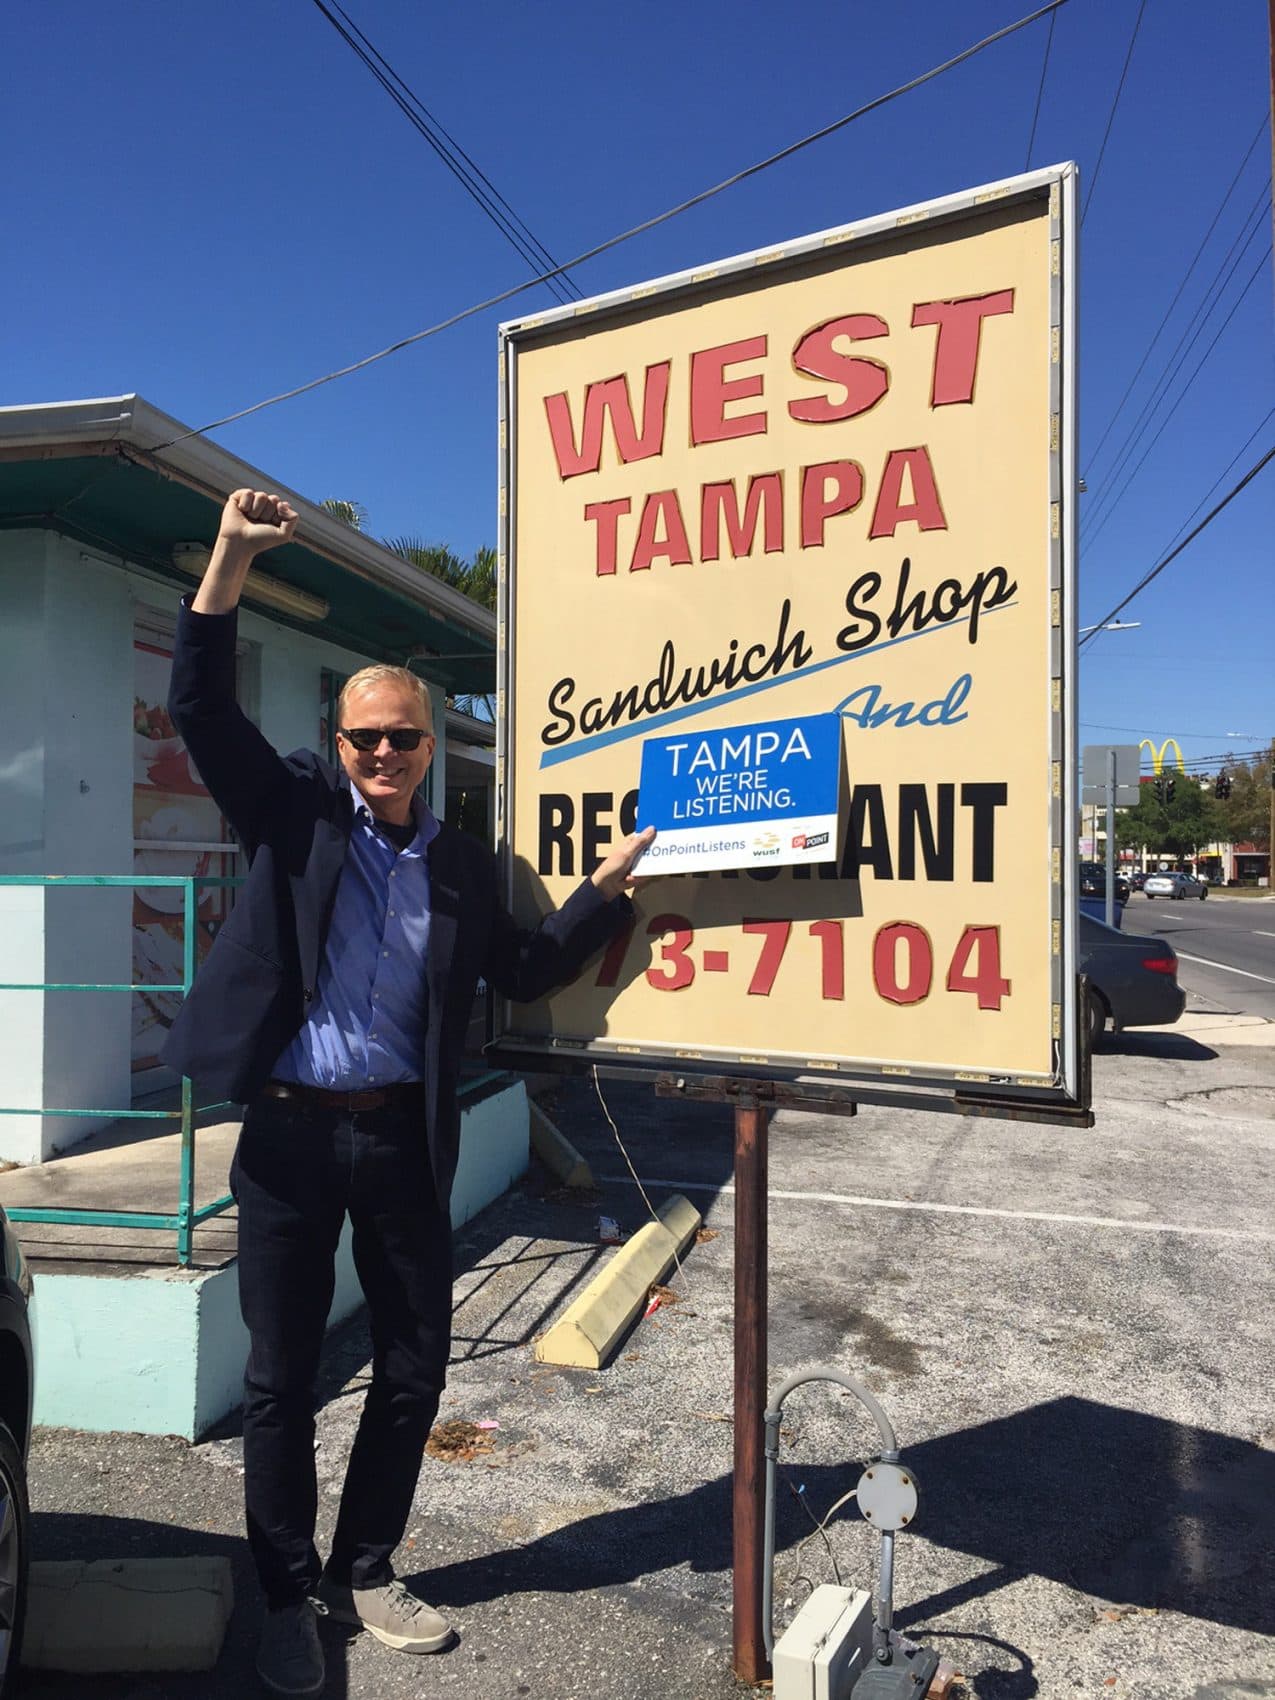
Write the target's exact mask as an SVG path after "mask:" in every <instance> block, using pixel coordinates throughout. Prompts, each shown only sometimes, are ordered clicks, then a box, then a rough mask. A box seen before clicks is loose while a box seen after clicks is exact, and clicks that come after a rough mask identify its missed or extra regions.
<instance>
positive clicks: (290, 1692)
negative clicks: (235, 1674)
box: [254, 1666, 327, 1700]
mask: <svg viewBox="0 0 1275 1700" xmlns="http://www.w3.org/2000/svg"><path fill="white" fill-rule="evenodd" d="M254 1668H255V1669H256V1672H257V1679H258V1681H259V1682H260V1683H261V1686H262V1687H263V1688H268V1689H269V1690H270V1692H271V1694H283V1695H286V1696H288V1697H289V1700H303V1697H308V1696H309V1695H311V1694H322V1693H323V1684H324V1682H325V1681H326V1680H327V1674H326V1672H325V1673H324V1675H323V1676H321V1677H320V1678H319V1680H318V1682H317V1683H316V1684H315V1685H314V1686H313V1687H312V1688H281V1687H280V1685H279V1684H278V1683H277V1682H271V1680H270V1678H269V1677H268V1676H267V1675H266V1673H265V1672H264V1671H263V1670H262V1669H261V1667H260V1666H256V1667H254Z"/></svg>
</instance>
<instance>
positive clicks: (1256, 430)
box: [1165, 407, 1275, 549]
mask: <svg viewBox="0 0 1275 1700" xmlns="http://www.w3.org/2000/svg"><path fill="white" fill-rule="evenodd" d="M1272 419H1275V407H1272V408H1269V409H1268V410H1267V413H1266V417H1265V418H1264V419H1259V420H1258V422H1257V424H1256V425H1254V427H1253V429H1252V430H1251V431H1250V432H1249V434H1248V436H1247V437H1246V438H1245V439H1244V441H1243V443H1242V444H1241V445H1240V447H1239V448H1238V449H1236V451H1235V453H1234V454H1233V455H1232V456H1231V458H1230V460H1229V461H1227V463H1226V465H1225V466H1224V467H1223V468H1222V470H1221V472H1219V473H1218V475H1217V477H1216V478H1215V479H1214V480H1213V482H1212V483H1211V484H1210V485H1209V487H1208V489H1207V490H1206V491H1205V492H1204V494H1203V495H1202V496H1201V497H1200V499H1199V501H1198V502H1197V503H1196V504H1195V506H1194V507H1193V508H1192V509H1191V512H1190V513H1189V514H1188V515H1187V516H1186V518H1185V519H1184V520H1183V521H1182V524H1181V525H1180V526H1179V527H1178V529H1177V530H1176V531H1175V532H1174V533H1173V536H1172V537H1171V538H1170V539H1169V541H1168V542H1167V543H1166V544H1165V548H1166V549H1172V547H1173V545H1174V544H1175V543H1176V542H1177V540H1178V538H1179V537H1181V535H1182V533H1183V532H1184V531H1185V530H1186V528H1187V527H1188V526H1189V525H1190V523H1191V521H1192V520H1193V519H1194V518H1195V516H1196V514H1198V513H1199V511H1200V509H1201V508H1202V507H1203V506H1204V504H1205V503H1206V502H1207V501H1208V500H1209V498H1210V497H1211V496H1212V494H1213V492H1214V491H1215V490H1216V489H1217V487H1218V485H1219V484H1221V483H1223V482H1224V481H1225V480H1226V479H1227V478H1229V477H1230V475H1231V473H1232V471H1233V470H1234V468H1235V466H1236V464H1237V463H1238V462H1239V461H1241V460H1243V459H1244V456H1245V455H1246V454H1247V453H1248V451H1249V449H1250V448H1251V447H1252V445H1253V440H1254V438H1255V437H1260V436H1261V434H1262V432H1263V431H1264V430H1265V429H1266V427H1267V425H1269V424H1270V422H1271V420H1272Z"/></svg>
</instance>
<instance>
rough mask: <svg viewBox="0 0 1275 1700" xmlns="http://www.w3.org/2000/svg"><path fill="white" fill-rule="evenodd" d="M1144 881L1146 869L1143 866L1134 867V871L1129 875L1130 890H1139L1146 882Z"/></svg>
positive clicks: (1145, 879)
mask: <svg viewBox="0 0 1275 1700" xmlns="http://www.w3.org/2000/svg"><path fill="white" fill-rule="evenodd" d="M1146 881H1147V872H1146V869H1145V868H1135V869H1134V871H1133V872H1132V873H1131V874H1130V875H1129V888H1130V890H1132V891H1141V890H1142V888H1143V886H1144V885H1145V884H1146Z"/></svg>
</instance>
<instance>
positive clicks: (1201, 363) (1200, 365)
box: [1087, 244, 1271, 547]
mask: <svg viewBox="0 0 1275 1700" xmlns="http://www.w3.org/2000/svg"><path fill="white" fill-rule="evenodd" d="M1270 256H1271V248H1270V245H1269V244H1268V245H1267V247H1266V249H1265V251H1264V252H1263V253H1262V254H1261V256H1260V258H1259V259H1258V262H1257V264H1256V265H1255V266H1254V267H1253V270H1252V272H1251V273H1250V274H1249V279H1248V282H1247V283H1246V284H1245V285H1244V287H1243V289H1242V290H1241V291H1240V293H1239V294H1238V295H1237V296H1236V297H1235V300H1234V301H1233V302H1232V303H1231V310H1230V312H1229V313H1228V314H1227V315H1226V317H1225V318H1224V319H1223V320H1222V323H1221V324H1220V325H1219V326H1218V328H1217V330H1216V331H1214V333H1213V340H1212V341H1211V342H1210V343H1209V346H1208V347H1207V348H1206V349H1205V350H1204V353H1203V354H1202V355H1201V356H1200V358H1199V359H1198V360H1197V361H1196V363H1195V368H1194V370H1193V371H1192V373H1191V376H1190V377H1189V378H1188V379H1187V381H1186V383H1185V384H1183V386H1182V388H1181V389H1180V390H1179V391H1178V393H1177V396H1176V397H1175V399H1174V402H1173V406H1172V407H1171V408H1170V409H1169V411H1168V412H1167V413H1166V414H1165V416H1164V418H1163V419H1162V420H1161V421H1160V424H1159V426H1158V428H1157V430H1156V433H1155V436H1154V437H1152V439H1151V441H1150V442H1149V443H1148V444H1147V446H1146V448H1145V449H1143V451H1142V454H1141V456H1140V458H1139V460H1138V464H1137V465H1136V466H1135V467H1134V469H1133V471H1132V472H1131V473H1130V474H1129V476H1128V477H1127V478H1126V479H1125V481H1124V483H1123V484H1122V485H1121V487H1120V489H1119V491H1118V492H1117V494H1116V496H1115V499H1114V500H1113V501H1112V502H1111V503H1110V505H1109V506H1108V508H1107V511H1106V513H1105V514H1103V516H1102V518H1101V519H1100V520H1099V521H1098V523H1097V525H1096V526H1095V527H1094V529H1093V531H1092V532H1091V533H1090V535H1089V537H1088V539H1087V542H1088V544H1089V546H1090V547H1092V546H1093V544H1094V543H1095V542H1096V541H1097V539H1098V537H1099V535H1100V533H1101V531H1102V528H1103V526H1104V525H1106V523H1107V521H1108V520H1109V519H1110V518H1111V516H1112V514H1113V513H1115V511H1116V509H1117V508H1118V507H1119V506H1120V503H1121V502H1122V501H1123V500H1124V498H1125V496H1126V495H1127V494H1128V492H1129V490H1130V489H1131V488H1132V486H1133V481H1134V479H1135V478H1136V477H1137V476H1138V474H1139V473H1140V472H1141V471H1142V468H1143V466H1144V465H1145V464H1146V461H1147V456H1148V455H1149V454H1150V453H1151V451H1152V449H1153V448H1154V447H1155V446H1156V444H1157V443H1158V442H1159V441H1160V438H1161V437H1162V436H1163V435H1164V429H1165V426H1166V425H1167V424H1168V423H1169V421H1170V420H1171V419H1172V418H1173V415H1174V414H1175V413H1176V412H1177V410H1178V408H1179V407H1181V405H1182V403H1183V402H1184V401H1185V400H1186V398H1187V395H1188V394H1189V393H1190V390H1191V386H1192V385H1193V384H1194V383H1195V380H1196V379H1197V378H1198V377H1199V375H1200V373H1201V372H1202V371H1203V370H1204V367H1205V364H1206V363H1207V361H1208V358H1209V356H1210V354H1212V352H1213V350H1214V349H1215V348H1216V347H1217V345H1218V342H1219V341H1220V339H1221V337H1222V334H1223V332H1224V331H1225V330H1226V328H1227V326H1228V325H1229V324H1230V322H1231V320H1232V319H1233V318H1234V317H1235V315H1236V312H1237V311H1238V310H1239V308H1240V307H1241V306H1242V305H1243V303H1244V300H1245V298H1246V297H1247V295H1248V292H1249V290H1250V289H1252V287H1253V285H1254V284H1255V283H1256V282H1257V280H1258V278H1259V277H1260V275H1261V273H1262V271H1263V270H1264V268H1265V266H1266V262H1267V260H1268V259H1269V258H1270Z"/></svg>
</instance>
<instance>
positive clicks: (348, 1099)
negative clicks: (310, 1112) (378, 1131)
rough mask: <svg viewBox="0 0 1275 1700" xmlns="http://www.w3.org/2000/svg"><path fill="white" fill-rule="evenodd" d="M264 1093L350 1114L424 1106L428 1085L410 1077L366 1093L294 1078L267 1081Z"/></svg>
mask: <svg viewBox="0 0 1275 1700" xmlns="http://www.w3.org/2000/svg"><path fill="white" fill-rule="evenodd" d="M261 1096H262V1097H263V1098H283V1099H286V1100H289V1101H291V1102H293V1103H297V1104H308V1105H310V1106H311V1107H312V1108H313V1109H316V1110H339V1111H344V1112H345V1113H346V1114H347V1115H349V1114H352V1113H353V1112H355V1111H357V1110H411V1109H423V1108H424V1104H425V1087H424V1084H423V1083H422V1082H421V1081H419V1080H407V1081H401V1082H399V1083H398V1084H397V1085H394V1086H371V1087H368V1088H367V1090H366V1091H363V1092H329V1091H327V1090H326V1089H325V1088H323V1087H322V1086H303V1085H301V1084H300V1082H299V1081H294V1080H268V1081H267V1082H266V1084H265V1085H264V1086H263V1087H262V1088H261Z"/></svg>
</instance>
